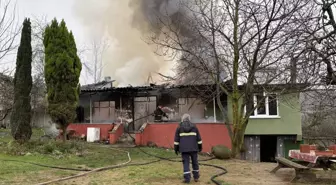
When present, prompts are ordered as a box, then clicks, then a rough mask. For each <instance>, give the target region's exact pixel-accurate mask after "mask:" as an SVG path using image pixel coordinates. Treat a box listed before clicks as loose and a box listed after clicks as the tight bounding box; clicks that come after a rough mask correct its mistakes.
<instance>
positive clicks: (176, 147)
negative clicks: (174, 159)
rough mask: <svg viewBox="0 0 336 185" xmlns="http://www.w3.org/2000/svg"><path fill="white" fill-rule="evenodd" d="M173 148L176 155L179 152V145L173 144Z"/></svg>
mask: <svg viewBox="0 0 336 185" xmlns="http://www.w3.org/2000/svg"><path fill="white" fill-rule="evenodd" d="M174 150H175V154H176V155H178V153H179V146H178V145H175V146H174Z"/></svg>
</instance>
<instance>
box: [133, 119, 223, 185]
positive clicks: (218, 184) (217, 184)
mask: <svg viewBox="0 0 336 185" xmlns="http://www.w3.org/2000/svg"><path fill="white" fill-rule="evenodd" d="M151 115H153V113H152V114H149V115H146V116H144V117H141V118H138V119H136V120H140V119H143V118H146V117H149V116H151ZM136 120H133V121H132V122H133V123H134V122H135V121H136ZM127 134H128V135H129V136H130V137H131V138H132V139H133V140H134V141H135V138H134V137H133V136H132V135H131V134H130V132H129V129H128V132H127ZM137 148H138V149H139V150H140V151H141V152H143V153H145V154H147V155H149V156H152V157H155V158H158V159H161V160H165V161H171V162H182V160H179V161H177V160H172V159H169V158H164V157H160V156H156V155H153V154H150V153H148V152H146V151H144V150H142V149H141V148H140V147H137ZM213 159H215V158H210V159H205V160H199V161H210V160H213ZM199 165H202V166H208V167H213V168H217V169H220V170H222V171H223V172H221V173H218V174H216V175H213V176H212V177H211V181H212V182H213V183H215V184H216V185H221V183H220V182H218V181H217V180H216V178H217V177H219V176H222V175H225V174H226V173H227V172H228V171H227V170H226V169H225V168H223V167H221V166H217V165H212V164H204V163H199Z"/></svg>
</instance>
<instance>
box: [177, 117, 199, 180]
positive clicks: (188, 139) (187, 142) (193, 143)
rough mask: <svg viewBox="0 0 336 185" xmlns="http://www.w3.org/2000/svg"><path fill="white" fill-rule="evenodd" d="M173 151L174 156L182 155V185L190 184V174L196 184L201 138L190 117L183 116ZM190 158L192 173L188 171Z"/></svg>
mask: <svg viewBox="0 0 336 185" xmlns="http://www.w3.org/2000/svg"><path fill="white" fill-rule="evenodd" d="M174 150H175V153H176V155H178V153H181V154H182V163H183V177H184V181H183V182H184V183H190V180H191V174H192V175H193V178H194V180H195V182H198V180H199V177H200V174H199V165H198V159H197V157H198V152H201V151H202V138H201V135H200V133H199V131H198V128H197V127H196V125H195V124H194V123H192V122H191V121H190V115H189V114H184V115H183V116H182V119H181V123H180V124H179V126H178V128H177V129H176V132H175V140H174ZM190 158H191V162H192V171H190V166H189V163H190Z"/></svg>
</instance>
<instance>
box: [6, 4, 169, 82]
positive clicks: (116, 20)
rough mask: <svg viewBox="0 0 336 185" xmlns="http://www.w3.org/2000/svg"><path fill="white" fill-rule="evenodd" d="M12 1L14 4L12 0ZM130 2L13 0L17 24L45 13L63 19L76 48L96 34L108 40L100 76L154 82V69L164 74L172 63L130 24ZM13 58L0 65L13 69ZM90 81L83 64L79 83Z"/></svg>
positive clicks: (87, 57)
mask: <svg viewBox="0 0 336 185" xmlns="http://www.w3.org/2000/svg"><path fill="white" fill-rule="evenodd" d="M0 1H1V0H0ZM7 1H8V0H7ZM11 1H12V3H15V0H11ZM130 1H131V0H16V2H17V3H16V6H17V14H18V23H19V24H20V25H21V24H22V22H23V20H24V18H25V17H30V18H33V19H34V17H35V18H42V17H43V16H45V17H47V19H48V21H50V20H52V19H53V18H55V17H56V18H57V20H61V19H64V20H65V22H66V24H67V27H68V29H70V30H72V32H73V34H74V36H75V40H76V44H77V48H78V49H79V50H82V49H83V48H85V49H88V47H90V44H91V43H92V40H93V39H97V37H99V38H105V37H107V38H108V39H109V42H110V44H109V48H108V49H107V50H106V51H105V52H104V53H103V56H102V58H103V59H102V60H103V63H104V64H103V68H102V69H103V70H102V73H103V74H102V77H104V76H111V77H112V79H114V80H116V84H117V85H119V86H120V85H121V86H127V85H129V84H132V85H143V83H145V82H146V81H147V79H148V76H149V75H152V77H153V79H154V81H159V80H160V76H158V75H157V74H156V72H160V73H163V74H166V75H167V74H168V72H169V73H170V72H171V71H170V69H171V68H172V66H173V65H174V63H173V62H171V61H166V60H165V59H164V58H163V57H160V56H157V55H156V54H154V52H153V51H154V50H153V47H152V46H149V45H148V44H147V43H145V42H144V40H143V38H142V37H141V34H140V32H139V30H137V29H136V28H134V27H133V25H132V19H133V16H134V15H133V10H132V9H131V8H130V7H129V2H130ZM99 38H98V39H99ZM18 39H19V38H18ZM15 59H16V55H11V56H8V57H6V59H5V60H3V61H0V63H1V64H2V65H1V66H2V67H4V65H3V64H4V63H6V65H7V66H6V67H9V66H10V68H12V69H14V68H15ZM82 59H83V60H82V62H86V63H88V62H91V61H93V59H92V53H90V51H86V52H85V54H84V58H82ZM0 68H1V67H0ZM101 80H102V79H101ZM92 82H93V79H92V78H88V75H87V74H86V69H85V67H84V66H83V70H82V74H81V79H80V83H81V84H87V83H92Z"/></svg>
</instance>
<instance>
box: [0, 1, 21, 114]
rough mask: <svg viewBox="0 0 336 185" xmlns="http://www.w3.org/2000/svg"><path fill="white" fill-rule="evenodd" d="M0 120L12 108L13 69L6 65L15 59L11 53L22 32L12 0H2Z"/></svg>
mask: <svg viewBox="0 0 336 185" xmlns="http://www.w3.org/2000/svg"><path fill="white" fill-rule="evenodd" d="M0 15H1V18H0V65H1V74H0V106H1V109H0V121H4V120H5V119H6V118H7V117H8V115H9V114H10V111H11V109H12V106H11V105H12V103H13V86H12V80H13V79H12V78H11V77H10V76H9V75H11V74H12V72H13V71H12V70H10V69H9V67H6V65H7V64H10V63H13V62H14V61H15V60H14V58H12V57H11V56H10V55H12V54H14V53H15V50H16V48H17V42H16V38H17V36H18V35H19V34H20V24H19V22H17V19H16V4H14V3H12V2H11V1H10V0H5V1H0ZM12 60H13V61H12Z"/></svg>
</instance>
